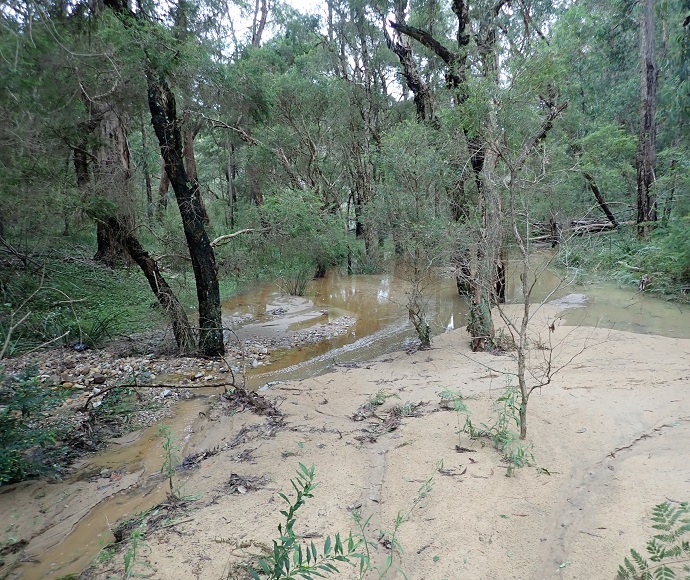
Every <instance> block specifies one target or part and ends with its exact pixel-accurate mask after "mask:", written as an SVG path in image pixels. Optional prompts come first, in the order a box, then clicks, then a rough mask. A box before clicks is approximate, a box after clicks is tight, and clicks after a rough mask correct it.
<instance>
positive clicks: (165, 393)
mask: <svg viewBox="0 0 690 580" xmlns="http://www.w3.org/2000/svg"><path fill="white" fill-rule="evenodd" d="M170 395H172V391H171V390H170V389H163V391H162V392H161V399H165V397H168V396H170Z"/></svg>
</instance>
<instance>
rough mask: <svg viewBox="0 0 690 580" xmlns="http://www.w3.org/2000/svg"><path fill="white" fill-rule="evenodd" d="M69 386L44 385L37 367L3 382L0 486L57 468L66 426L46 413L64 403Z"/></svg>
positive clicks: (0, 393) (0, 399)
mask: <svg viewBox="0 0 690 580" xmlns="http://www.w3.org/2000/svg"><path fill="white" fill-rule="evenodd" d="M65 397H66V391H65V389H62V388H60V387H55V388H51V387H47V386H45V385H41V384H40V383H39V382H38V381H37V379H36V377H35V370H27V371H24V372H22V373H21V374H19V375H16V376H13V377H6V378H4V379H3V380H2V382H0V485H4V484H7V483H13V482H16V481H21V480H23V479H27V478H30V477H35V476H37V475H41V474H45V473H50V472H53V471H54V470H55V468H54V459H55V458H56V456H57V455H59V454H61V453H62V450H61V448H60V447H59V445H58V440H59V439H60V435H61V434H62V433H64V431H65V430H66V427H64V426H63V425H62V424H61V423H60V422H59V421H51V422H46V421H45V413H46V412H47V411H49V410H50V409H53V408H55V407H57V406H58V405H60V404H61V403H62V402H63V401H64V399H65Z"/></svg>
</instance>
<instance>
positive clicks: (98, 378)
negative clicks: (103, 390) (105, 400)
mask: <svg viewBox="0 0 690 580" xmlns="http://www.w3.org/2000/svg"><path fill="white" fill-rule="evenodd" d="M105 379H106V376H105V375H102V374H101V373H94V375H93V383H94V384H95V385H102V384H103V383H105Z"/></svg>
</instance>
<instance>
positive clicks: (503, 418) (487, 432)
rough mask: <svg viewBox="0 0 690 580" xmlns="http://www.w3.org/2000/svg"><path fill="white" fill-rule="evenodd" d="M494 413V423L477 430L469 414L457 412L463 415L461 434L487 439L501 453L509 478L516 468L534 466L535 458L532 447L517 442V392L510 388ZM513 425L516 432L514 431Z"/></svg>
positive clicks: (498, 402) (518, 400)
mask: <svg viewBox="0 0 690 580" xmlns="http://www.w3.org/2000/svg"><path fill="white" fill-rule="evenodd" d="M463 406H464V405H463ZM493 410H494V413H495V421H494V422H493V423H492V424H491V425H487V424H485V423H482V424H481V425H480V426H479V427H476V426H475V425H474V424H473V423H472V420H471V419H470V413H469V411H467V410H466V409H464V410H458V412H459V413H460V412H464V413H465V425H464V427H463V431H464V432H465V433H467V434H468V435H469V436H470V438H472V439H482V440H483V439H489V440H490V441H491V443H492V445H493V446H494V448H495V449H497V450H498V451H500V452H501V453H502V455H503V460H504V461H505V463H507V464H508V472H507V475H508V476H509V477H510V476H511V475H513V471H514V469H516V468H518V469H519V468H522V467H525V466H533V465H536V462H535V460H534V455H532V444H531V443H529V444H525V443H524V442H522V441H521V440H520V391H519V389H517V388H516V387H510V386H509V387H508V388H507V389H506V390H505V392H504V393H503V394H502V395H501V396H500V397H499V398H498V399H496V401H495V402H494V405H493ZM513 425H514V426H515V429H517V430H514V429H513ZM482 444H483V443H482Z"/></svg>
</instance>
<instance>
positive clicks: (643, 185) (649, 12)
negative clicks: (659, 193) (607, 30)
mask: <svg viewBox="0 0 690 580" xmlns="http://www.w3.org/2000/svg"><path fill="white" fill-rule="evenodd" d="M654 40H655V35H654V0H643V1H642V2H640V66H641V91H640V93H641V94H640V127H639V134H638V141H637V158H636V165H637V237H638V238H646V237H647V236H648V235H649V233H650V231H651V222H655V221H656V217H657V216H656V200H655V199H654V198H653V196H652V193H651V187H652V184H653V183H654V180H655V171H656V120H655V115H656V93H657V84H658V76H659V71H658V69H657V64H656V52H655V42H654Z"/></svg>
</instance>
